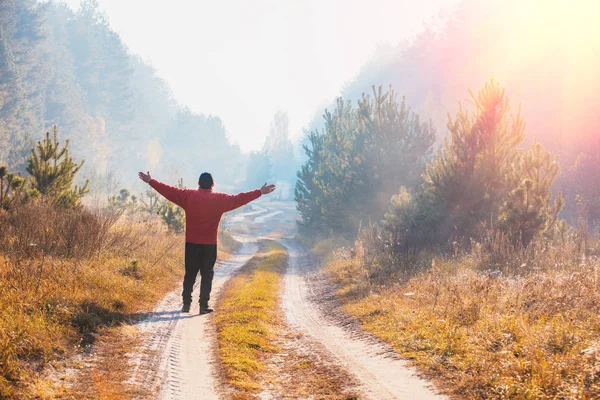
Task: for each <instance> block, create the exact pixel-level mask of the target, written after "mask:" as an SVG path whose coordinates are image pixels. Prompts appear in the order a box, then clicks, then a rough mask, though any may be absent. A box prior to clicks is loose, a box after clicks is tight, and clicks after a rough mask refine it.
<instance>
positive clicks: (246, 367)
mask: <svg viewBox="0 0 600 400" xmlns="http://www.w3.org/2000/svg"><path fill="white" fill-rule="evenodd" d="M286 263H287V253H286V252H285V249H284V248H283V247H282V246H281V245H279V244H277V243H275V242H272V241H266V242H262V243H261V249H260V252H259V253H258V254H257V255H256V256H254V257H253V258H252V259H251V260H250V261H249V262H248V264H246V265H245V266H244V267H243V268H242V269H241V270H240V272H239V273H238V274H237V275H236V276H234V277H233V278H231V279H230V280H229V281H228V282H227V284H226V285H225V287H224V288H223V292H222V294H221V296H220V298H219V300H218V303H217V304H218V305H217V307H218V313H217V314H216V315H215V323H216V326H217V340H218V348H219V357H220V360H221V365H222V368H223V374H224V378H225V381H226V383H227V384H228V385H230V386H231V387H233V388H235V389H237V390H238V391H239V392H245V393H257V392H260V391H261V390H262V383H261V379H259V374H260V373H261V372H262V371H264V370H265V366H264V363H263V360H264V358H265V353H273V352H276V351H277V347H275V346H274V345H273V343H274V341H275V339H276V337H277V326H278V325H279V324H280V323H281V321H280V313H279V311H278V308H279V289H280V287H281V284H282V273H283V271H284V270H285V267H286Z"/></svg>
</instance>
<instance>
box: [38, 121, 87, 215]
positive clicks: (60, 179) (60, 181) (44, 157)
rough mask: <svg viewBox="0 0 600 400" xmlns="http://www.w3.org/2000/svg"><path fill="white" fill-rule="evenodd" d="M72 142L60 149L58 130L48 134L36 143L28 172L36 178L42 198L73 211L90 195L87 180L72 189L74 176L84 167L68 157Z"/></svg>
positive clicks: (67, 142) (55, 129) (81, 163)
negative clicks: (47, 198)
mask: <svg viewBox="0 0 600 400" xmlns="http://www.w3.org/2000/svg"><path fill="white" fill-rule="evenodd" d="M68 146H69V141H68V140H67V141H66V143H65V145H64V146H63V147H62V148H61V147H60V143H59V142H58V128H57V127H56V126H54V128H53V129H52V137H50V132H47V133H46V138H45V139H44V140H43V141H40V142H38V143H37V145H36V146H35V148H33V149H32V150H31V155H30V156H29V158H28V160H27V172H29V173H30V174H31V176H32V178H33V182H34V188H35V189H36V190H37V191H38V192H39V193H40V194H41V195H42V196H46V197H49V198H51V199H53V201H54V202H55V203H56V204H57V205H60V206H62V207H65V208H70V207H74V206H76V205H78V204H79V201H80V200H81V198H82V197H83V196H84V195H85V194H86V193H87V192H88V183H89V182H88V181H86V182H85V184H84V185H83V186H81V187H80V186H77V185H75V186H73V180H74V179H75V175H76V174H77V172H78V171H79V170H80V169H81V167H82V166H83V162H84V161H83V160H82V161H81V162H79V163H76V162H75V161H73V159H72V158H71V157H70V156H69V148H68Z"/></svg>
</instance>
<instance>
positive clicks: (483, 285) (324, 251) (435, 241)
mask: <svg viewBox="0 0 600 400" xmlns="http://www.w3.org/2000/svg"><path fill="white" fill-rule="evenodd" d="M375 98H377V93H376V97H375ZM371 102H372V100H370V99H369V97H366V96H365V97H363V100H362V101H361V102H359V107H358V109H350V110H348V109H347V108H344V109H343V110H342V106H344V107H349V106H347V105H346V103H343V102H341V101H340V102H339V103H338V109H337V110H336V111H335V112H334V115H337V117H336V118H335V119H331V120H329V119H328V116H329V114H326V116H325V117H326V125H325V129H324V131H322V132H313V134H312V135H311V144H312V148H311V147H307V149H306V150H307V155H308V161H307V163H306V164H305V166H304V168H303V170H302V171H301V172H300V174H299V178H300V180H299V183H298V185H297V190H296V198H297V200H298V209H299V211H300V213H301V215H302V223H301V226H302V228H303V231H304V234H305V235H304V236H305V238H307V240H309V241H310V240H311V239H312V243H313V244H314V245H315V246H314V247H315V249H314V250H315V252H317V253H320V254H321V255H323V256H324V258H325V260H326V261H325V263H326V265H327V267H326V271H327V273H328V274H329V276H330V277H331V279H332V282H334V283H335V284H336V285H335V287H336V289H335V290H336V293H337V295H338V296H339V298H340V300H341V302H342V304H343V308H344V309H345V310H346V312H348V313H349V314H351V315H353V316H355V317H357V318H358V319H359V320H360V321H361V322H362V324H363V327H364V329H365V330H367V331H369V332H371V333H373V334H374V335H375V336H377V337H379V338H381V339H382V340H384V341H386V342H388V343H390V344H391V345H392V346H393V347H394V349H395V350H396V351H397V352H398V353H399V354H401V355H403V356H405V357H406V358H409V359H411V360H413V361H414V363H415V365H416V366H418V367H419V368H420V370H421V371H423V372H425V373H426V375H427V376H429V377H431V378H433V379H434V380H435V381H436V382H437V383H439V386H440V388H442V389H443V390H445V391H446V392H447V393H449V394H453V395H456V396H457V397H465V398H499V399H501V398H597V397H598V396H600V374H598V372H597V371H598V365H599V364H598V362H599V361H598V337H599V335H600V328H599V326H600V325H599V324H598V323H599V322H600V321H599V319H598V315H599V314H598V313H599V311H600V302H599V301H600V298H599V297H598V289H599V288H598V282H597V281H598V269H599V268H600V244H599V243H600V241H599V237H598V234H599V233H600V229H599V228H600V220H598V214H597V209H598V205H599V204H600V197H598V191H597V188H598V185H599V182H600V181H598V180H597V179H595V178H592V177H598V176H600V162H598V158H597V156H596V155H595V154H589V155H586V154H583V155H581V156H580V157H579V161H578V162H577V164H576V165H575V166H573V167H572V168H568V169H567V170H566V171H565V173H564V176H563V177H562V179H560V180H559V179H557V178H558V177H559V175H560V174H561V168H560V165H559V161H558V159H557V158H556V157H555V156H553V155H552V154H551V153H550V152H549V151H548V150H546V149H545V148H544V147H543V146H542V145H541V144H540V143H538V142H536V141H530V143H531V144H530V145H529V146H527V147H525V146H523V142H524V141H525V139H526V134H525V122H524V120H523V118H522V117H521V115H520V113H519V112H514V111H512V109H511V106H510V102H509V100H508V97H507V96H506V94H505V91H504V90H503V89H502V88H501V87H500V86H499V85H498V84H497V83H496V82H494V81H490V82H488V83H487V84H486V85H485V86H484V88H483V89H482V90H481V91H479V92H478V93H475V94H473V93H472V94H471V100H470V106H469V107H468V108H467V107H462V106H461V107H460V109H459V111H458V113H457V114H456V115H455V116H449V118H448V124H447V128H448V132H449V135H448V137H447V140H446V141H445V142H444V145H443V146H442V147H441V148H440V149H439V150H438V151H437V153H436V154H435V155H434V156H433V157H432V158H430V159H428V160H429V161H428V162H426V163H424V164H423V167H421V178H420V179H416V180H413V181H412V182H411V181H410V180H405V181H404V183H402V184H401V185H398V183H399V182H401V180H400V178H398V179H388V178H390V176H394V174H397V175H399V176H402V175H403V174H404V170H405V168H404V164H403V162H404V160H406V157H405V153H406V151H408V150H407V149H404V148H401V147H397V148H396V149H397V154H396V155H395V156H394V159H396V160H397V161H393V160H392V161H391V162H392V164H394V163H395V167H396V168H395V170H394V168H393V166H392V167H389V168H388V170H387V171H388V172H386V175H383V176H384V177H385V178H384V179H382V175H381V174H380V172H381V171H383V170H384V169H383V167H382V166H380V165H379V164H378V163H380V161H370V162H369V161H367V160H365V161H361V162H357V163H356V164H353V162H348V163H343V164H342V165H343V168H342V167H340V166H339V165H338V166H336V165H337V164H335V163H332V162H333V161H335V160H337V161H338V162H340V161H342V160H355V161H357V160H358V159H357V158H355V157H354V153H353V152H354V151H355V150H354V149H355V148H356V146H361V148H362V147H367V148H369V149H378V148H383V147H385V148H386V149H387V151H389V150H390V146H389V145H387V144H386V143H388V142H387V141H385V140H384V139H382V138H386V137H396V138H397V140H399V141H400V143H405V142H406V140H405V139H404V138H405V136H406V134H407V131H406V126H407V125H406V124H399V125H393V124H392V121H393V120H395V118H396V117H394V115H395V114H394V113H390V112H388V113H384V114H378V113H375V117H376V118H375V117H369V116H370V115H371V114H370V113H369V112H365V111H362V108H364V107H365V105H366V104H371ZM348 104H349V103H348ZM396 107H398V109H399V110H402V109H403V108H404V106H403V105H399V106H398V105H397V106H396ZM355 110H356V111H355ZM342 111H343V112H342ZM405 115H406V114H405ZM370 118H374V119H375V120H376V121H378V123H376V124H369V123H368V122H369V121H370ZM365 119H366V121H363V120H365ZM390 126H392V127H394V126H396V128H393V129H392V128H390ZM390 129H391V130H390ZM412 132H413V134H418V132H419V131H418V130H416V129H414V130H413V131H412ZM421 132H423V131H421ZM356 138H359V139H360V140H359V142H358V143H357V142H356ZM352 143H354V144H352ZM591 145H593V143H591ZM425 148H426V147H423V149H425ZM383 151H384V150H383V149H381V150H379V152H383ZM422 154H423V156H424V157H425V156H427V154H426V153H422ZM411 157H414V154H412V155H411ZM383 159H384V157H382V156H379V157H375V158H374V160H383ZM412 164H413V165H414V168H418V165H419V164H418V163H415V162H413V163H412ZM584 165H585V168H584V167H583V166H584ZM410 171H411V174H414V172H413V171H412V170H410ZM344 177H345V178H344ZM372 178H374V179H372ZM342 179H345V180H347V182H348V183H347V184H346V185H345V186H344V184H338V183H336V182H341V180H342ZM355 182H357V185H359V186H360V187H361V188H362V189H361V191H363V192H364V193H365V195H367V196H369V197H371V198H372V199H380V198H381V196H384V197H387V201H388V205H387V207H386V208H377V207H375V206H373V204H375V203H373V201H371V202H368V203H365V204H368V207H365V208H367V209H368V211H361V209H360V207H357V206H356V205H354V203H353V200H348V201H346V200H345V199H354V197H345V195H344V193H345V192H346V191H347V190H351V187H352V186H353V185H354V183H355ZM383 182H395V183H394V185H395V190H396V194H395V195H393V196H389V195H388V193H390V191H389V188H388V189H387V190H381V189H380V187H381V185H384V183H383ZM557 187H560V188H561V189H563V190H564V191H565V195H564V196H563V194H562V193H561V192H559V191H557V190H556V188H557ZM344 232H345V234H344ZM349 232H357V234H355V235H352V234H351V233H349ZM340 233H341V234H340ZM319 234H320V235H321V238H322V239H321V240H320V241H319V240H317V241H315V240H314V237H315V236H316V235H319ZM341 236H344V237H345V241H344V240H340V237H341Z"/></svg>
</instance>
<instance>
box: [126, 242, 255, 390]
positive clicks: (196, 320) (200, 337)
mask: <svg viewBox="0 0 600 400" xmlns="http://www.w3.org/2000/svg"><path fill="white" fill-rule="evenodd" d="M238 240H240V238H238ZM257 249H258V246H257V244H256V243H255V242H244V241H242V245H241V246H240V249H239V251H238V252H237V253H236V255H235V256H234V257H233V258H231V259H229V260H227V261H225V262H219V263H218V264H217V266H216V268H215V276H214V280H213V291H212V293H211V297H212V298H211V303H212V304H214V301H215V300H216V298H217V297H218V295H219V292H220V290H221V288H222V286H223V284H224V283H225V282H226V281H227V279H229V277H230V276H231V275H232V274H233V273H234V272H235V270H237V269H238V268H239V267H241V266H242V265H244V264H245V263H246V262H248V260H249V259H250V258H252V256H253V255H254V254H255V253H256V251H257ZM199 283H200V276H198V281H197V282H196V286H195V287H194V298H197V296H198V293H199ZM180 291H181V290H180V289H177V290H175V291H174V292H172V293H170V294H169V295H167V296H166V297H165V298H164V299H163V300H162V301H161V302H160V303H159V305H158V306H157V307H156V308H155V309H154V311H153V312H151V313H150V314H149V315H150V317H149V318H147V319H145V320H144V321H142V322H140V323H139V324H138V327H139V329H140V330H141V331H142V333H143V334H144V346H143V349H142V351H141V352H140V353H139V354H140V355H138V356H134V357H133V358H134V360H133V362H132V363H133V364H134V365H136V367H135V368H136V370H135V371H134V373H133V376H134V379H133V380H134V382H135V383H136V384H137V385H140V386H143V387H146V388H152V389H151V392H152V393H154V395H152V398H158V399H162V400H176V399H185V400H192V399H202V400H209V399H218V398H219V397H218V394H217V390H216V388H217V382H216V380H215V378H214V377H215V376H216V371H215V365H214V360H213V359H212V354H213V352H212V345H213V340H214V338H213V336H214V327H213V325H212V324H211V323H210V319H211V318H210V316H206V315H202V316H201V315H198V311H199V310H198V303H197V302H194V303H193V304H192V309H191V312H190V314H183V313H181V312H180V311H179V310H180V308H181V295H180ZM157 392H158V394H157V395H156V393H157Z"/></svg>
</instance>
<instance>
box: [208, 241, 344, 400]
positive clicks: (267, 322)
mask: <svg viewBox="0 0 600 400" xmlns="http://www.w3.org/2000/svg"><path fill="white" fill-rule="evenodd" d="M260 246H261V247H260V250H259V252H258V253H257V254H256V255H255V256H254V257H253V258H252V259H251V260H250V261H249V262H248V263H247V264H246V265H245V266H244V267H243V268H242V269H241V270H240V271H239V272H238V273H237V274H236V275H235V276H234V277H232V278H231V279H230V280H229V281H228V282H227V283H226V284H225V287H224V288H223V292H222V293H221V295H220V297H219V300H218V303H217V308H218V310H217V311H218V312H216V313H215V315H214V318H215V323H216V329H217V343H218V357H219V360H220V364H221V372H222V378H223V380H224V382H225V384H226V385H227V386H228V388H229V390H230V393H229V394H230V395H231V396H232V398H234V399H259V398H264V397H261V396H264V395H265V393H268V395H272V396H274V397H275V398H289V399H298V398H311V397H312V398H319V399H352V398H355V397H353V396H352V395H349V394H348V393H347V391H346V389H345V388H344V385H345V384H348V382H349V381H350V380H351V378H349V377H347V376H345V375H344V372H343V371H341V370H340V369H339V368H338V367H336V366H333V365H327V364H326V363H325V362H324V361H323V359H322V358H321V356H320V355H319V354H318V351H317V349H316V348H315V347H313V346H306V344H304V345H300V344H299V343H300V342H301V341H303V340H304V339H303V338H302V335H301V334H299V333H297V332H292V331H291V330H290V329H289V328H288V327H287V325H286V324H285V317H284V316H283V315H282V311H281V308H280V302H281V299H280V293H281V291H282V285H283V274H284V273H285V269H286V267H287V262H288V255H287V252H286V250H285V248H283V247H282V246H281V245H279V244H277V243H276V242H274V241H270V240H267V241H263V242H261V245H260Z"/></svg>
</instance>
